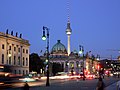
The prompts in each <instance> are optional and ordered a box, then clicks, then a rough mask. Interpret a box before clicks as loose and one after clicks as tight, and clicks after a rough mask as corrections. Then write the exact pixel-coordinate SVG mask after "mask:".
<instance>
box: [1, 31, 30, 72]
mask: <svg viewBox="0 0 120 90" xmlns="http://www.w3.org/2000/svg"><path fill="white" fill-rule="evenodd" d="M29 46H30V44H29V41H28V40H25V39H23V38H22V34H20V36H19V37H18V34H17V33H16V36H13V31H12V32H11V34H8V30H7V31H6V33H2V32H0V71H6V72H11V73H14V74H28V73H29Z"/></svg>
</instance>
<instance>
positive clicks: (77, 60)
mask: <svg viewBox="0 0 120 90" xmlns="http://www.w3.org/2000/svg"><path fill="white" fill-rule="evenodd" d="M50 62H51V63H59V64H61V66H62V67H63V71H64V72H68V73H69V72H71V71H74V72H75V73H83V68H84V70H85V72H86V74H91V73H97V72H98V70H99V68H98V64H99V62H98V60H97V59H94V60H93V59H92V58H91V57H90V56H89V55H88V54H86V55H85V57H84V58H83V57H82V56H80V55H79V53H78V52H77V51H76V50H74V51H73V52H71V53H70V54H69V56H68V53H67V49H66V47H65V45H64V44H62V43H61V41H60V40H58V41H57V43H56V44H55V45H54V46H53V47H52V49H51V52H50Z"/></svg>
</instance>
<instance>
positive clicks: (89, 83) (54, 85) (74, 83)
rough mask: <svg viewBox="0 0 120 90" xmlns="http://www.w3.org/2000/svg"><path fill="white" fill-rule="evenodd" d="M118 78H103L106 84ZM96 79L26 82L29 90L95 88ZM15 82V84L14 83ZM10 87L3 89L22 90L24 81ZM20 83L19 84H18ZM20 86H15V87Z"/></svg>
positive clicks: (90, 89)
mask: <svg viewBox="0 0 120 90" xmlns="http://www.w3.org/2000/svg"><path fill="white" fill-rule="evenodd" d="M118 80H120V78H114V77H106V78H105V79H103V81H104V83H105V85H106V86H109V85H111V84H113V83H115V82H117V81H118ZM97 81H98V79H92V80H85V81H83V80H82V79H71V80H69V79H59V80H50V86H49V87H46V86H45V83H46V80H42V81H37V82H32V83H28V84H29V86H31V87H30V88H29V90H95V88H96V84H97ZM15 84H16V85H15ZM12 85H13V86H12V87H9V88H6V89H4V90H22V87H23V85H24V83H14V84H12ZM20 85H21V86H20ZM17 86H18V87H20V88H16V87H17Z"/></svg>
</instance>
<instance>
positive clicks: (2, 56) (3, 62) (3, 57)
mask: <svg viewBox="0 0 120 90" xmlns="http://www.w3.org/2000/svg"><path fill="white" fill-rule="evenodd" d="M2 64H4V54H2Z"/></svg>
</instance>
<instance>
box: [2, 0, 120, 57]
mask: <svg viewBox="0 0 120 90" xmlns="http://www.w3.org/2000/svg"><path fill="white" fill-rule="evenodd" d="M69 1H70V7H69V8H70V11H69V14H70V22H71V29H72V34H71V51H73V50H79V45H82V46H84V49H85V52H87V51H91V53H92V54H94V55H97V54H99V55H100V56H101V57H104V58H111V55H112V57H113V58H117V56H118V55H119V54H120V53H119V52H118V50H120V39H119V38H120V37H119V36H120V0H69ZM66 25H67V0H0V32H6V29H9V33H11V31H14V35H15V33H16V32H18V34H20V33H22V37H23V38H24V39H27V40H29V42H30V44H31V46H30V53H33V52H34V53H38V54H39V55H40V54H42V53H44V52H45V49H46V48H45V46H46V42H45V41H42V39H41V37H42V27H43V26H46V27H48V28H49V29H50V50H51V49H52V46H53V45H54V44H56V42H57V40H58V39H59V40H61V42H62V43H63V44H64V45H65V46H66V47H67V35H66V32H65V31H66ZM41 50H42V51H43V52H42V53H40V51H41Z"/></svg>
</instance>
